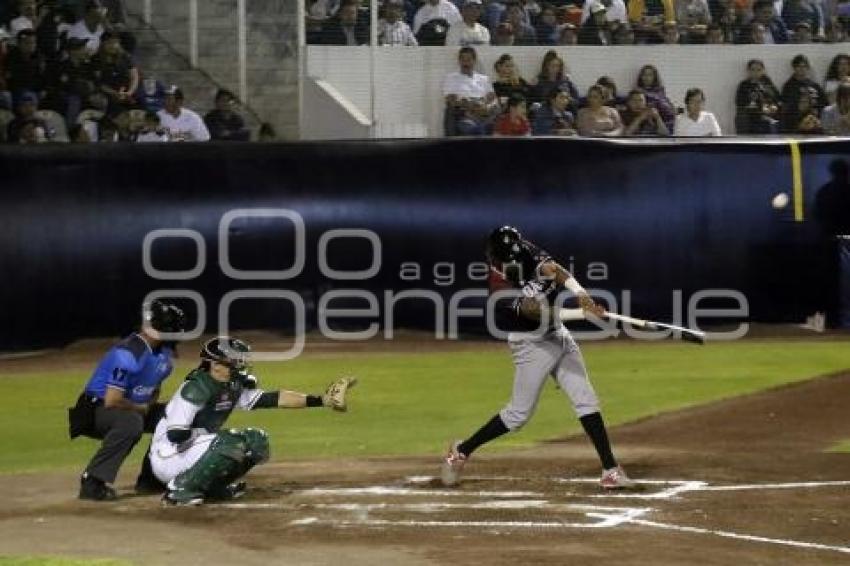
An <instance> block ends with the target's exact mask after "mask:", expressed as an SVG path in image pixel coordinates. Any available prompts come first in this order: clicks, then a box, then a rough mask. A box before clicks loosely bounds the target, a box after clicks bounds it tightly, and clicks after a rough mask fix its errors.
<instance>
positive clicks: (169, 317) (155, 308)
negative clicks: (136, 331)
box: [142, 300, 186, 332]
mask: <svg viewBox="0 0 850 566" xmlns="http://www.w3.org/2000/svg"><path fill="white" fill-rule="evenodd" d="M142 318H143V319H144V321H145V323H146V324H148V325H150V327H151V328H153V329H154V330H156V331H157V332H183V331H184V330H185V329H186V315H185V314H184V313H183V309H181V308H180V307H178V306H177V305H172V304H169V303H165V302H163V301H160V300H153V301H151V302H150V303H146V304H145V305H144V306H143V307H142Z"/></svg>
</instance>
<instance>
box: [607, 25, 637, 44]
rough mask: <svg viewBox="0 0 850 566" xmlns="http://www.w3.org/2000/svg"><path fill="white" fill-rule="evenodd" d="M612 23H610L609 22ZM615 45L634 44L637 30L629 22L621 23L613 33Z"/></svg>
mask: <svg viewBox="0 0 850 566" xmlns="http://www.w3.org/2000/svg"><path fill="white" fill-rule="evenodd" d="M609 25H610V24H609ZM611 36H612V39H613V40H614V45H634V44H635V32H634V30H633V29H632V26H630V25H628V24H624V25H619V26H617V28H616V29H615V30H614V31H613V32H612V34H611Z"/></svg>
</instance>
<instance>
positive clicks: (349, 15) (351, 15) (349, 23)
mask: <svg viewBox="0 0 850 566" xmlns="http://www.w3.org/2000/svg"><path fill="white" fill-rule="evenodd" d="M359 9H360V2H359V0H343V3H342V5H341V6H340V8H339V11H338V12H337V14H336V16H335V17H333V18H331V19H330V20H329V21H328V22H327V23H326V24H325V25H324V26H323V28H322V42H323V43H324V44H325V45H351V46H353V45H368V44H369V27H368V25H364V23H363V22H362V20H361V19H360V18H359V17H358V11H359Z"/></svg>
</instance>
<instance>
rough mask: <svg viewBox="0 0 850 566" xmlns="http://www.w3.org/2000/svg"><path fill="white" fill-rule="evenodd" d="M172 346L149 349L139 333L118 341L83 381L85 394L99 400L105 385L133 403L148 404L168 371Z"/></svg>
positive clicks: (104, 392)
mask: <svg viewBox="0 0 850 566" xmlns="http://www.w3.org/2000/svg"><path fill="white" fill-rule="evenodd" d="M172 353H173V351H172V349H171V348H169V347H166V346H161V347H160V348H157V349H156V351H154V350H152V349H151V347H150V346H149V345H148V343H147V342H145V341H144V340H142V338H141V336H139V335H138V334H133V335H131V336H128V337H127V338H124V339H123V340H121V341H120V342H118V343H117V344H116V345H115V346H113V347H112V349H110V350H109V352H107V353H106V355H105V356H104V357H103V359H102V360H101V361H100V363H99V364H98V366H97V368H96V369H95V370H94V374H93V375H92V376H91V378H90V379H89V381H88V383H86V394H87V395H91V396H93V397H97V398H98V399H103V397H104V395H106V388H107V387H113V388H115V389H120V390H121V391H123V392H124V398H125V399H128V400H130V401H132V402H133V403H139V404H141V403H148V402H149V401H150V400H151V397H152V396H153V393H154V391H156V388H157V387H159V384H160V383H162V382H163V381H164V380H165V378H167V377H168V376H169V375H170V374H171V370H172V369H173V365H172V363H171V355H172Z"/></svg>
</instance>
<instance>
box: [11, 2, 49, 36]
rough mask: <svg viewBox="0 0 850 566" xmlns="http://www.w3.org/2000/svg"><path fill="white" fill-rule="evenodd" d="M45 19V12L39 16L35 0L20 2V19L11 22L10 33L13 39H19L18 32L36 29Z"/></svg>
mask: <svg viewBox="0 0 850 566" xmlns="http://www.w3.org/2000/svg"><path fill="white" fill-rule="evenodd" d="M42 17H44V11H43V10H42V12H41V14H39V13H38V12H37V10H36V6H35V0H18V17H17V18H13V19H12V21H10V22H9V31H10V33H11V36H12V37H17V36H18V32H19V31H21V30H24V29H33V30H34V29H36V28H37V27H38V26H39V24H40V23H41V18H42Z"/></svg>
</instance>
